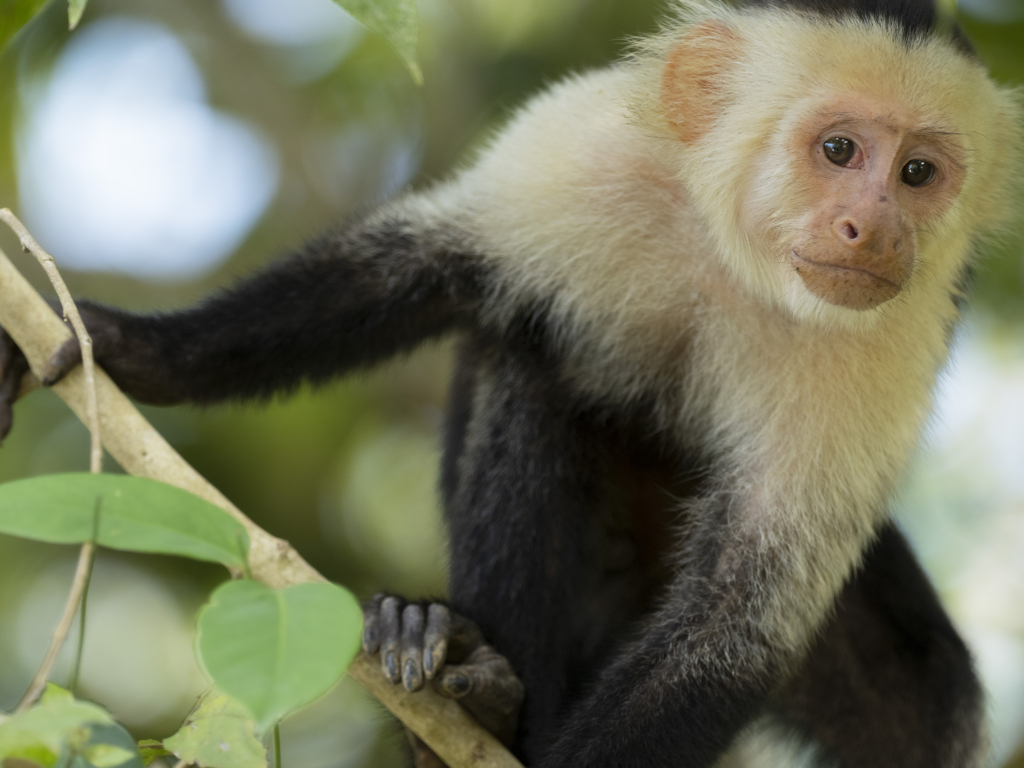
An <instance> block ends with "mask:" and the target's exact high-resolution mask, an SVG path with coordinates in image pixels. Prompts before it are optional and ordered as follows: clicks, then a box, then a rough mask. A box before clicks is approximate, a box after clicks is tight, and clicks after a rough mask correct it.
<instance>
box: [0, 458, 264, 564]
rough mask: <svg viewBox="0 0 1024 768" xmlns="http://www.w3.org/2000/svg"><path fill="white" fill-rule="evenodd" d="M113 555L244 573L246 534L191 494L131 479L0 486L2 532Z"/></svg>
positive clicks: (43, 480) (74, 476)
mask: <svg viewBox="0 0 1024 768" xmlns="http://www.w3.org/2000/svg"><path fill="white" fill-rule="evenodd" d="M97 504H98V505H99V518H98V523H99V526H98V531H97V536H96V542H97V543H98V544H100V545H101V546H104V547H110V548H111V549H125V550H130V551H133V552H158V553H161V554H165V555H180V556H182V557H191V558H192V559H194V560H208V561H210V562H215V563H224V565H228V566H233V567H235V568H240V569H243V568H244V567H245V561H246V557H247V556H248V552H249V536H248V534H247V533H246V531H245V527H244V526H243V525H242V524H241V523H240V522H238V521H237V520H235V518H233V517H231V515H229V514H228V513H227V512H225V511H224V510H222V509H221V508H220V507H216V506H214V505H213V504H211V503H210V502H208V501H204V500H203V499H200V498H199V497H198V496H194V495H192V494H191V493H189V492H188V491H183V490H181V489H180V488H175V487H174V486H173V485H167V483H161V482H158V481H156V480H147V479H145V478H142V477H131V476H129V475H92V474H88V473H86V472H73V473H68V474H61V475H44V476H41V477H32V478H29V479H27V480H16V481H14V482H12V483H4V484H3V485H0V533H7V534H10V535H12V536H21V537H24V538H27V539H36V540H38V541H48V542H52V543H56V544H78V543H81V542H83V541H88V540H89V539H90V538H92V536H93V524H94V522H96V509H97Z"/></svg>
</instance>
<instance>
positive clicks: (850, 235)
mask: <svg viewBox="0 0 1024 768" xmlns="http://www.w3.org/2000/svg"><path fill="white" fill-rule="evenodd" d="M840 231H841V232H842V233H843V234H844V235H845V236H846V239H847V240H856V239H857V235H858V234H860V233H859V232H857V228H856V227H855V226H853V224H851V223H850V222H846V223H845V224H843V226H842V228H841V230H840Z"/></svg>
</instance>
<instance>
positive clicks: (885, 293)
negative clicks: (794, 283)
mask: <svg viewBox="0 0 1024 768" xmlns="http://www.w3.org/2000/svg"><path fill="white" fill-rule="evenodd" d="M790 263H791V264H792V265H793V269H794V270H796V273H797V274H798V275H800V279H801V280H803V282H804V285H805V286H806V287H807V290H809V291H810V292H811V293H813V294H814V295H815V296H817V297H818V298H820V299H824V300H825V301H827V302H829V303H830V304H836V305H838V306H841V307H847V308H849V309H856V310H859V311H866V310H869V309H874V308H875V307H877V306H878V305H879V304H883V303H885V302H886V301H889V299H892V298H895V297H896V295H897V294H899V292H900V290H901V289H902V287H903V285H902V283H896V282H894V281H893V280H890V279H889V278H886V277H882V276H881V275H879V274H877V273H875V272H872V271H870V270H868V269H865V268H863V267H854V266H849V265H847V264H829V263H827V262H821V261H814V260H813V259H808V258H807V257H805V256H801V255H800V254H799V253H797V252H796V251H795V250H793V251H790Z"/></svg>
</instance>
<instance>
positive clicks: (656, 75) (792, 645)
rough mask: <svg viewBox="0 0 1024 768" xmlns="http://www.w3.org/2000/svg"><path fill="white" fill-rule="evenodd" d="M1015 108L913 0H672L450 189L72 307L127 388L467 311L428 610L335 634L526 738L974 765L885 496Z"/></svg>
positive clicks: (259, 363)
mask: <svg viewBox="0 0 1024 768" xmlns="http://www.w3.org/2000/svg"><path fill="white" fill-rule="evenodd" d="M1021 123H1022V116H1021V110H1020V108H1019V106H1018V104H1017V103H1016V102H1015V100H1014V97H1013V95H1012V94H1011V93H1010V92H1008V91H1007V90H1004V89H1001V88H1000V87H998V86H997V85H995V84H994V83H993V82H992V80H991V79H989V77H988V76H987V74H986V72H985V70H984V68H983V67H982V66H981V64H980V63H979V62H978V60H977V58H976V57H975V55H974V54H973V52H972V49H971V47H970V45H969V43H968V42H967V41H966V40H965V39H964V37H963V35H962V34H961V33H960V32H959V30H957V29H956V27H955V26H953V25H952V24H942V23H940V22H939V21H938V20H937V14H936V10H935V8H934V6H933V4H932V0H793V1H792V2H786V1H785V0H778V1H777V2H772V3H766V4H753V5H748V6H745V7H740V8H733V7H727V6H724V5H715V4H705V3H703V2H701V3H699V4H698V3H696V2H684V3H683V4H682V5H681V7H680V9H679V13H678V16H677V19H676V20H675V21H673V22H672V23H669V24H667V25H666V27H665V29H664V31H663V33H661V34H659V35H657V36H655V37H653V38H651V39H648V40H646V41H644V42H642V43H640V44H639V45H638V46H637V48H636V50H635V51H634V52H633V54H631V55H630V56H629V57H628V58H626V60H624V61H622V62H620V63H618V64H616V65H614V66H611V67H609V68H607V69H603V70H600V71H597V72H593V73H590V74H587V75H582V76H578V77H573V78H570V79H568V80H567V81H565V82H563V83H561V84H560V85H557V86H555V87H553V88H551V89H550V90H548V91H547V92H545V93H543V94H541V95H540V96H538V97H537V98H535V99H534V100H533V101H531V102H530V103H529V104H528V105H527V106H526V107H525V108H524V109H523V110H522V111H521V112H519V113H518V114H517V115H516V117H515V118H514V119H513V120H512V121H511V123H510V124H509V125H508V127H507V128H506V129H505V130H504V131H503V132H502V133H501V134H500V135H499V136H498V137H497V138H496V139H495V140H494V141H493V142H492V144H491V145H490V147H489V148H488V149H486V150H484V151H483V152H482V153H481V155H480V157H479V159H478V160H477V161H476V163H475V165H473V166H472V167H471V168H468V169H467V170H465V171H463V172H460V173H458V174H456V175H455V176H454V178H452V179H451V180H450V181H448V182H446V183H443V184H439V185H437V186H434V187H432V188H430V189H427V190H425V191H422V192H416V193H412V194H409V195H407V196H405V197H402V198H400V199H398V200H396V201H394V202H392V203H390V204H387V205H384V206H382V207H381V208H379V209H378V210H376V211H375V212H373V213H372V214H371V215H369V216H366V217H364V218H361V219H359V220H355V221H351V222H349V223H347V224H346V225H344V226H343V227H341V228H340V229H338V230H337V231H335V232H333V233H331V234H328V235H326V236H324V237H322V238H320V239H319V240H316V241H314V242H311V243H309V244H308V245H307V246H305V248H303V249H302V250H301V251H300V252H298V253H297V254H295V255H294V256H293V257H292V258H290V259H288V260H285V261H282V262H280V263H278V264H275V265H272V266H270V267H269V268H267V269H266V270H264V271H263V272H262V273H259V274H257V275H255V276H254V277H252V278H250V279H248V280H245V281H242V282H240V283H239V284H238V285H236V286H235V287H233V288H231V289H228V290H226V291H224V292H222V293H219V294H217V295H215V296H213V297H211V298H209V299H208V300H206V301H204V302H202V303H200V304H199V305H198V306H196V307H194V308H191V309H186V310H182V311H178V312H171V313H167V314H155V315H135V314H129V313H126V312H122V311H119V310H116V309H111V308H107V307H101V306H98V305H95V304H89V303H85V304H83V308H84V313H85V317H86V322H87V324H88V327H89V330H90V331H91V333H92V334H93V336H94V340H95V341H94V343H95V349H96V353H97V357H98V359H99V361H100V363H101V364H102V365H103V367H104V368H105V369H106V370H107V371H108V372H109V373H110V375H111V376H113V378H114V380H115V381H116V382H117V383H118V384H119V385H120V386H121V387H122V388H124V389H125V390H126V391H127V392H128V393H129V394H131V395H133V396H134V397H136V398H138V399H139V400H142V401H144V402H149V403H181V402H192V403H213V402H217V401H223V400H229V399H240V398H265V397H268V396H270V395H273V394H275V393H279V392H287V391H289V390H291V389H293V388H294V387H296V386H297V385H298V384H299V383H300V382H302V381H311V382H314V383H317V382H324V381H327V380H329V379H332V378H334V377H336V376H338V375H340V374H342V373H344V372H346V371H349V370H352V369H354V368H360V367H365V366H369V365H372V364H374V363H376V362H377V361H380V360H383V359H385V358H388V357H391V356H392V355H394V354H396V353H400V352H403V351H406V350H409V349H411V348H413V347H414V346H416V345H417V344H419V343H420V342H422V341H423V340H424V339H427V338H431V337H436V336H438V335H440V334H444V333H448V332H457V333H459V334H460V335H461V337H462V342H461V353H460V359H459V365H458V369H457V372H456V374H455V379H454V384H453V387H452V392H451V412H450V416H449V420H448V423H447V434H446V441H445V453H444V460H443V466H442V467H441V488H442V493H443V497H444V505H445V508H446V514H447V521H448V526H449V529H450V533H451V595H450V604H448V605H440V604H437V603H408V604H407V603H406V602H405V601H404V600H403V599H401V598H398V597H390V598H387V599H385V598H383V597H378V598H376V599H374V600H372V601H371V602H370V604H369V607H368V609H367V623H366V630H365V646H366V648H367V650H369V651H370V652H373V653H379V654H380V655H381V662H382V666H383V669H384V674H386V675H388V676H389V677H390V678H391V679H392V681H393V682H395V683H396V684H398V683H403V684H404V685H405V686H406V687H408V688H410V689H416V688H418V687H420V686H422V685H424V684H426V681H428V680H430V681H432V682H431V683H430V684H431V685H438V686H439V687H440V688H441V689H442V690H443V691H445V692H447V693H448V694H449V695H452V696H457V697H462V698H463V699H464V701H466V702H467V706H468V707H469V708H470V709H471V710H472V711H477V712H478V713H482V714H481V717H482V719H483V720H484V721H485V723H487V724H488V725H489V727H491V728H492V729H493V730H495V731H496V732H497V733H499V735H501V736H503V737H504V738H505V739H506V741H507V742H508V743H509V744H510V745H511V746H512V748H513V749H514V751H515V753H516V754H517V755H518V756H520V757H521V758H522V759H523V761H524V762H525V763H526V764H527V765H529V766H538V767H540V768H553V767H554V766H560V767H569V766H573V767H576V766H578V767H579V768H584V767H586V768H601V767H603V766H607V767H608V768H612V767H615V768H653V767H654V766H677V767H680V766H685V767H686V768H698V767H702V768H703V767H705V766H712V765H730V766H731V765H763V766H781V765H787V764H797V763H796V761H803V762H800V763H799V764H801V765H821V766H843V767H844V768H847V767H852V766H858V767H860V766H865V767H868V766H869V767H870V768H885V767H887V766H891V767H892V768H897V767H898V768H968V767H970V766H977V765H979V764H980V762H981V761H982V760H983V757H984V738H983V736H982V733H983V723H982V721H983V714H982V713H983V701H982V692H981V690H980V687H979V684H978V680H977V678H976V676H975V673H974V671H973V669H972V662H971V658H970V654H969V653H968V651H967V649H966V648H965V646H964V643H963V642H962V641H961V639H960V638H959V636H958V635H957V633H956V631H955V630H954V628H953V626H952V625H951V623H950V621H949V619H948V618H947V616H946V614H945V612H944V611H943V609H942V607H941V606H940V604H939V602H938V600H937V598H936V596H935V593H934V592H933V590H932V588H931V586H930V585H929V583H928V580H927V579H926V578H925V576H924V574H923V573H922V571H921V569H920V567H919V566H918V565H917V563H916V562H915V559H914V556H913V555H912V553H911V551H910V549H909V547H908V545H907V542H906V541H905V540H904V538H903V536H902V535H901V534H900V532H899V531H898V530H897V528H895V527H894V525H893V523H892V522H891V520H890V512H889V508H890V499H891V498H892V496H893V493H894V492H895V491H896V489H897V487H898V485H899V482H900V478H901V477H902V476H903V473H904V472H905V470H906V467H907V463H908V459H909V457H910V456H911V454H912V452H913V451H914V449H915V446H916V445H917V442H918V439H919V435H920V432H921V428H922V424H923V423H924V421H925V419H926V418H927V416H928V413H929V409H930V407H931V394H932V391H933V388H934V386H935V380H936V375H937V373H938V372H939V371H940V370H941V369H942V367H943V365H944V364H945V362H946V359H947V355H948V345H949V340H950V334H951V331H952V329H953V328H954V326H955V325H956V323H957V319H958V315H959V308H960V305H961V302H962V298H963V291H964V289H965V282H966V280H967V276H968V275H969V272H970V270H971V264H972V260H973V254H974V246H975V243H976V242H977V240H978V239H979V237H981V236H983V235H985V234H987V233H990V232H992V231H994V230H996V229H998V228H999V227H1001V226H1003V225H1004V223H1005V222H1006V221H1007V219H1008V214H1009V211H1008V207H1009V205H1008V202H1009V199H1010V191H1011V190H1010V188H1011V186H1012V183H1013V182H1014V180H1015V176H1016V174H1017V173H1018V172H1019V171H1018V169H1019V165H1018V164H1017V151H1018V148H1019V147H1020V145H1021ZM3 351H4V354H3V355H2V358H3V361H4V371H3V382H4V383H3V393H2V394H3V396H4V397H3V403H2V406H3V407H2V408H0V419H2V421H3V423H2V424H0V427H2V428H3V430H4V431H6V429H7V428H8V427H9V425H10V407H9V406H10V401H11V400H13V397H14V393H16V392H17V391H18V381H19V379H20V376H21V374H22V373H23V371H24V369H25V363H24V360H23V358H21V357H19V356H18V355H17V354H16V350H15V349H14V347H13V345H12V344H11V343H10V341H9V340H5V346H4V347H3ZM77 357H78V356H77V348H76V346H75V344H74V343H69V344H68V345H66V346H65V347H64V348H63V349H62V350H61V351H60V352H59V353H58V354H57V356H56V357H55V358H54V360H53V361H52V362H51V364H50V370H49V371H48V372H47V378H48V379H49V380H51V381H52V380H56V379H57V378H59V377H60V376H61V375H63V373H64V372H65V371H67V370H68V369H69V368H70V367H71V366H73V365H74V364H76V363H77ZM474 622H475V625H474ZM483 638H486V642H487V644H484V640H483ZM499 654H500V655H499ZM446 657H447V661H449V662H453V661H462V662H465V663H464V664H462V665H454V664H449V665H448V666H444V664H445V661H446ZM506 660H507V661H506ZM509 664H511V667H510V666H509ZM512 670H514V673H513V671H512ZM517 678H518V679H517ZM520 681H521V684H522V685H521V686H520ZM523 690H525V699H524V700H523V701H522V708H521V710H519V711H518V712H517V710H518V709H519V703H520V702H519V700H520V698H521V694H522V691H523ZM418 759H420V761H421V764H422V765H426V764H428V763H429V760H430V756H429V754H428V753H426V752H425V751H421V752H420V756H419V758H418ZM787 761H788V762H787Z"/></svg>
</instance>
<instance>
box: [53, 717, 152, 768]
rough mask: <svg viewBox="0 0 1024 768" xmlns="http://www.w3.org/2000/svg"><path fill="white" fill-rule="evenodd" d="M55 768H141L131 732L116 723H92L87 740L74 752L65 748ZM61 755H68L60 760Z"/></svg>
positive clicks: (140, 761)
mask: <svg viewBox="0 0 1024 768" xmlns="http://www.w3.org/2000/svg"><path fill="white" fill-rule="evenodd" d="M61 758H62V760H61V763H59V764H58V766H57V768H63V764H64V763H66V764H67V768H114V767H115V766H118V767H119V768H143V765H142V758H141V757H140V756H139V754H138V751H137V750H136V748H135V740H134V739H133V738H132V735H131V734H130V733H128V731H126V730H125V729H124V727H123V726H121V725H118V724H117V723H110V724H108V725H95V726H93V727H92V731H91V732H90V734H89V740H88V741H87V742H86V743H85V744H83V745H81V746H79V747H78V748H77V750H76V751H75V752H72V751H71V750H70V749H66V750H65V751H64V753H63V754H61ZM64 758H68V759H67V760H64Z"/></svg>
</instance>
